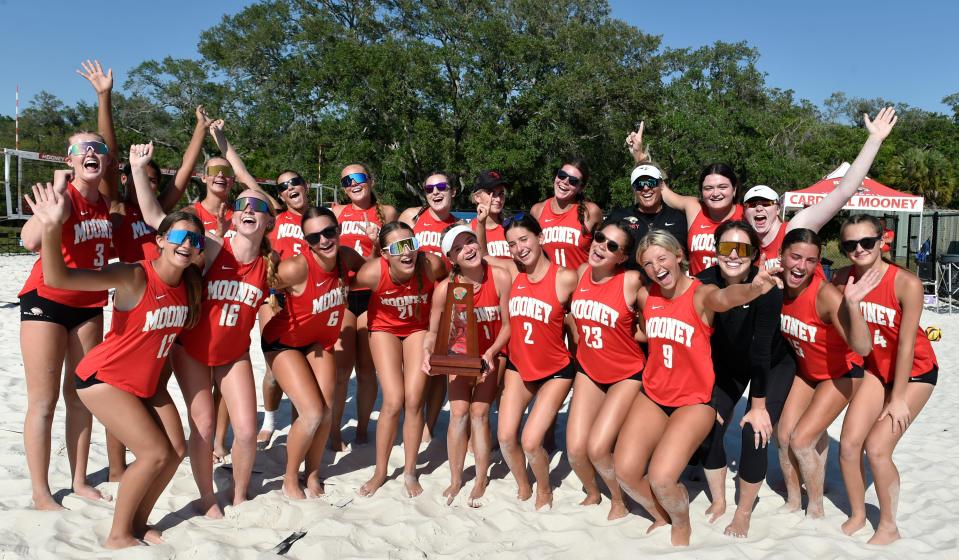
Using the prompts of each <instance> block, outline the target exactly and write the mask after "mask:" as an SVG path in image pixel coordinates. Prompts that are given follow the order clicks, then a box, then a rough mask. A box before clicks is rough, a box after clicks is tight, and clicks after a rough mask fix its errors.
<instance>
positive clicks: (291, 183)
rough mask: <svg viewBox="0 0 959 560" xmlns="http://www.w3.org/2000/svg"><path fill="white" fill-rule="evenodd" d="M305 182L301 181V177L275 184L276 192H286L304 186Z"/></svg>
mask: <svg viewBox="0 0 959 560" xmlns="http://www.w3.org/2000/svg"><path fill="white" fill-rule="evenodd" d="M305 184H306V181H304V180H303V177H291V178H289V179H287V180H286V181H283V182H282V183H277V184H276V192H278V193H282V192H286V189H288V188H290V187H299V186H300V185H305Z"/></svg>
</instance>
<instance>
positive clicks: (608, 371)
mask: <svg viewBox="0 0 959 560" xmlns="http://www.w3.org/2000/svg"><path fill="white" fill-rule="evenodd" d="M625 280H626V273H625V272H623V271H621V272H619V273H617V274H616V275H615V276H613V277H612V278H609V279H608V280H607V281H606V282H602V283H596V282H593V268H592V267H590V266H587V267H586V269H585V270H584V271H583V276H582V278H580V279H579V285H577V286H576V291H575V292H573V298H572V303H571V305H570V309H569V312H570V315H572V316H573V320H574V321H575V322H576V331H577V332H578V333H579V344H577V345H576V360H577V361H578V362H579V365H580V367H582V368H583V372H585V373H586V375H588V376H589V378H590V379H592V380H593V381H595V382H596V383H616V382H618V381H622V380H623V379H626V378H627V377H631V376H633V375H635V374H636V373H638V372H640V371H642V370H643V366H644V365H645V363H646V355H645V354H643V350H642V349H641V348H640V347H639V344H638V343H637V342H636V339H635V338H634V336H635V334H636V315H635V313H633V310H632V309H630V308H629V306H627V305H626V298H625V297H624V296H623V283H624V282H625Z"/></svg>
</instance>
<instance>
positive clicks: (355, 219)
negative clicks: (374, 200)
mask: <svg viewBox="0 0 959 560" xmlns="http://www.w3.org/2000/svg"><path fill="white" fill-rule="evenodd" d="M341 208H343V211H342V212H340V220H339V221H340V245H342V246H344V247H349V248H351V249H353V250H355V251H356V252H357V253H359V254H360V256H362V257H363V258H364V259H368V258H370V256H371V255H372V254H373V241H371V240H370V237H369V236H368V235H367V234H366V226H367V224H376V225H377V226H379V227H383V221H382V220H380V217H379V215H378V214H377V213H376V205H375V204H374V205H373V206H370V207H369V208H367V209H366V210H360V209H358V208H356V207H355V206H353V204H352V203H351V204H346V205H343V206H342V207H341Z"/></svg>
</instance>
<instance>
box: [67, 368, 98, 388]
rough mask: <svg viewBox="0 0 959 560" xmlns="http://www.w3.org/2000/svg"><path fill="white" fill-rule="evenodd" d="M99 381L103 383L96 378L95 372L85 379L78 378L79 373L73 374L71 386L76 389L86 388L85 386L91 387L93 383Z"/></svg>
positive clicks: (95, 383) (96, 383)
mask: <svg viewBox="0 0 959 560" xmlns="http://www.w3.org/2000/svg"><path fill="white" fill-rule="evenodd" d="M101 383H103V381H100V380H99V379H97V374H96V372H94V373H93V375H91V376H90V377H88V378H86V379H80V376H79V375H75V377H74V379H73V386H74V387H76V389H77V391H79V390H80V389H86V388H87V387H93V386H94V385H99V384H101Z"/></svg>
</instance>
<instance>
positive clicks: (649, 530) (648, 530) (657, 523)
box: [646, 519, 668, 535]
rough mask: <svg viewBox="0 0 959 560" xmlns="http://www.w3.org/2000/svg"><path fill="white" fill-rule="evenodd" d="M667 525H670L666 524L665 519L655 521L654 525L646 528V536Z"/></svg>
mask: <svg viewBox="0 0 959 560" xmlns="http://www.w3.org/2000/svg"><path fill="white" fill-rule="evenodd" d="M666 525H668V523H667V522H666V520H665V519H653V522H652V524H650V526H649V527H647V528H646V534H647V535H648V534H650V533H652V532H653V531H655V530H656V529H659V528H660V527H665V526H666Z"/></svg>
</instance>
